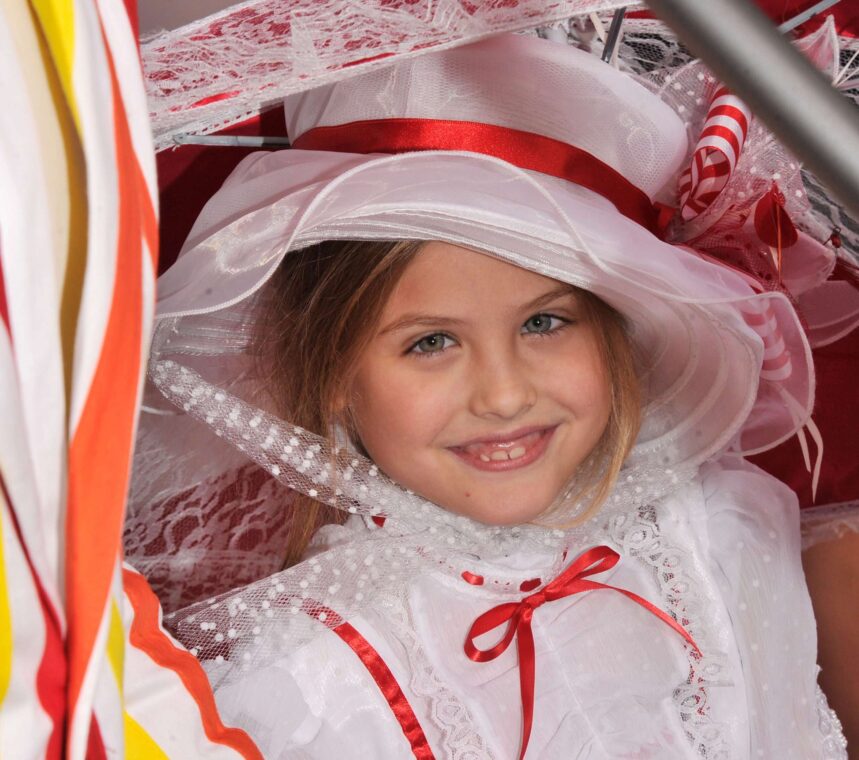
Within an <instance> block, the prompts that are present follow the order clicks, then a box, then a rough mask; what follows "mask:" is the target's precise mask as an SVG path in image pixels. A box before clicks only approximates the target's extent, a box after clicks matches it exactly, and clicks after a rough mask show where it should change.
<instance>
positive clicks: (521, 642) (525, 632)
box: [516, 620, 536, 760]
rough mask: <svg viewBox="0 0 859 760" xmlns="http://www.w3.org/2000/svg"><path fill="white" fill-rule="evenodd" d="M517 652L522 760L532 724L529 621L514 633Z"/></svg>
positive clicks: (532, 664)
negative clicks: (520, 703) (520, 702)
mask: <svg viewBox="0 0 859 760" xmlns="http://www.w3.org/2000/svg"><path fill="white" fill-rule="evenodd" d="M516 641H517V645H518V650H519V690H520V692H521V694H522V719H523V720H522V749H521V750H520V751H519V760H524V758H525V752H526V751H527V750H528V742H529V740H530V739H531V727H532V726H533V723H534V689H535V682H536V667H535V659H536V655H535V650H534V634H533V633H532V631H531V621H530V620H523V621H522V623H521V624H520V625H519V630H518V631H517V632H516Z"/></svg>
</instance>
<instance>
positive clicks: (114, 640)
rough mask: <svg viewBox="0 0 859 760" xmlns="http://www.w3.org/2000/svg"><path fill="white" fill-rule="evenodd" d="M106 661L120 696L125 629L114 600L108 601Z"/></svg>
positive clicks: (123, 670)
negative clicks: (108, 625) (108, 620)
mask: <svg viewBox="0 0 859 760" xmlns="http://www.w3.org/2000/svg"><path fill="white" fill-rule="evenodd" d="M107 659H108V660H109V661H110V667H111V669H112V670H113V675H114V676H115V677H116V685H117V688H118V689H119V693H120V695H121V694H122V682H123V678H122V674H123V673H124V672H125V629H124V628H123V626H122V617H120V614H119V607H118V606H117V604H116V599H111V601H110V628H108V631H107Z"/></svg>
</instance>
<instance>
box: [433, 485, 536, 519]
mask: <svg viewBox="0 0 859 760" xmlns="http://www.w3.org/2000/svg"><path fill="white" fill-rule="evenodd" d="M551 505H552V500H548V501H546V503H545V504H544V503H543V502H542V501H539V502H535V501H534V495H533V493H532V494H529V496H528V499H527V502H526V503H523V502H522V501H520V502H512V501H511V499H510V496H509V494H508V495H506V496H505V498H504V500H503V501H500V502H499V501H489V502H487V501H486V500H484V499H481V500H480V501H470V500H457V501H456V502H447V503H440V504H439V506H441V507H442V508H443V509H446V510H448V512H454V513H456V514H458V515H463V516H464V517H468V518H470V519H472V520H476V521H477V522H481V523H483V524H484V525H492V526H510V525H524V524H525V523H532V522H534V521H535V520H537V519H538V518H539V517H540V515H542V514H544V513H545V512H546V511H547V510H548V509H549V507H550V506H551Z"/></svg>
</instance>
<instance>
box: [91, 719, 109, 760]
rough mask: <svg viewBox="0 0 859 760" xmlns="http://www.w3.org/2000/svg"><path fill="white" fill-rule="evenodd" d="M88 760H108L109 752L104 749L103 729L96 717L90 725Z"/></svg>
mask: <svg viewBox="0 0 859 760" xmlns="http://www.w3.org/2000/svg"><path fill="white" fill-rule="evenodd" d="M86 760H107V752H106V751H105V749H104V739H102V738H101V729H100V728H99V727H98V721H97V720H96V719H95V715H93V716H92V721H91V722H90V724H89V738H88V739H87V747H86Z"/></svg>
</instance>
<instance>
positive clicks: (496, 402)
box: [471, 355, 537, 419]
mask: <svg viewBox="0 0 859 760" xmlns="http://www.w3.org/2000/svg"><path fill="white" fill-rule="evenodd" d="M471 372H472V376H471V381H472V383H473V392H472V394H471V412H472V413H473V414H475V415H477V416H478V417H497V418H498V419H515V418H516V417H519V416H520V415H522V414H523V413H524V412H527V411H528V410H529V409H530V408H531V407H533V406H534V404H535V403H537V388H536V386H535V385H534V382H533V378H532V375H531V371H530V369H529V368H528V367H527V366H525V365H524V364H523V363H522V362H521V360H519V359H518V358H517V357H516V356H515V355H510V356H507V357H505V358H504V359H503V360H501V361H498V360H497V357H496V360H495V361H491V362H486V363H483V364H480V365H477V366H474V367H472V370H471Z"/></svg>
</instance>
